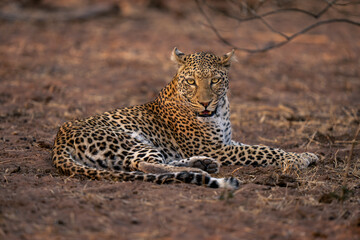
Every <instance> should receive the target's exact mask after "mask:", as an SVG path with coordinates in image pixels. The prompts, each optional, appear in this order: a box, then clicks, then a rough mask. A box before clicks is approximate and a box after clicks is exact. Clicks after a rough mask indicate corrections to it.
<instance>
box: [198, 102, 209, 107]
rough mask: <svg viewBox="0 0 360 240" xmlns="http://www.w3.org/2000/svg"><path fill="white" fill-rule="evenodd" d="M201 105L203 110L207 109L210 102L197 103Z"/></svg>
mask: <svg viewBox="0 0 360 240" xmlns="http://www.w3.org/2000/svg"><path fill="white" fill-rule="evenodd" d="M199 103H200V104H201V105H203V106H204V107H205V108H207V107H208V106H209V104H210V102H199Z"/></svg>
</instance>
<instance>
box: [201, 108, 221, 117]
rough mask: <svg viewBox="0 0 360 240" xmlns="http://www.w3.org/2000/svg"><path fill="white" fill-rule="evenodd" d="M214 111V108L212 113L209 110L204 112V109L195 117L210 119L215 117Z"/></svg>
mask: <svg viewBox="0 0 360 240" xmlns="http://www.w3.org/2000/svg"><path fill="white" fill-rule="evenodd" d="M216 109H217V108H215V110H214V111H209V110H206V109H205V110H204V111H202V112H198V113H197V114H196V115H197V116H198V117H212V116H214V115H215V113H216Z"/></svg>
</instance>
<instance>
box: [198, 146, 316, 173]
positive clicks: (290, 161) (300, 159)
mask: <svg viewBox="0 0 360 240" xmlns="http://www.w3.org/2000/svg"><path fill="white" fill-rule="evenodd" d="M204 155H205V156H209V157H215V156H217V158H216V159H217V160H218V161H219V162H220V163H221V164H222V165H253V166H269V165H273V166H282V168H284V169H287V168H289V167H291V168H292V167H295V168H306V167H307V166H309V165H310V164H311V163H314V162H317V161H318V157H317V156H316V155H315V154H313V153H293V152H286V151H284V150H281V149H278V148H271V147H267V146H258V145H253V146H251V145H240V144H239V145H227V146H223V148H221V149H219V150H217V151H215V152H213V153H210V154H209V155H207V154H204Z"/></svg>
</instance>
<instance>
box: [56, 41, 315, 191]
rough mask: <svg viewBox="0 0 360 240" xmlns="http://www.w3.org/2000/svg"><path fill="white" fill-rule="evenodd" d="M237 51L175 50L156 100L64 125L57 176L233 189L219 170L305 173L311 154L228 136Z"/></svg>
mask: <svg viewBox="0 0 360 240" xmlns="http://www.w3.org/2000/svg"><path fill="white" fill-rule="evenodd" d="M234 52H235V51H234V50H232V51H231V52H228V53H226V54H224V55H220V56H218V55H215V54H214V53H211V52H196V53H192V54H185V53H183V52H181V51H180V50H178V49H177V48H174V49H173V51H172V53H171V59H172V60H173V61H174V62H175V65H176V68H177V71H176V73H175V75H174V77H173V78H172V81H170V83H168V84H167V85H166V86H165V87H164V88H163V89H162V90H161V91H160V92H159V94H158V95H157V97H155V98H154V100H152V101H150V102H148V103H145V104H142V105H137V106H130V107H122V108H117V109H115V110H112V111H108V112H104V113H103V114H98V115H94V116H90V117H88V118H84V119H76V120H72V121H69V122H66V123H64V124H63V125H62V126H61V127H60V128H59V130H58V133H57V135H56V138H55V141H54V145H53V149H52V162H53V164H54V166H55V167H56V168H57V169H58V170H59V171H60V173H62V174H65V175H70V176H84V177H87V178H89V179H94V180H95V179H97V180H102V179H104V180H110V181H119V182H123V181H136V180H138V181H145V182H151V183H157V184H169V183H189V184H195V185H200V186H205V187H210V188H226V189H237V188H239V187H240V185H241V184H242V182H241V181H240V180H239V179H238V178H236V177H232V176H230V177H215V176H214V174H216V173H218V172H219V169H220V167H221V166H227V165H240V166H241V165H252V166H254V167H257V166H262V167H265V166H278V167H280V168H284V167H285V168H286V167H291V168H299V169H301V168H306V167H308V166H309V165H310V164H312V163H316V162H317V161H318V156H317V155H316V154H314V153H309V152H303V153H295V152H286V151H284V150H282V149H279V148H273V147H269V146H265V145H247V144H243V143H240V142H237V141H235V140H233V139H232V128H231V123H230V108H229V99H228V90H229V76H228V75H229V69H230V66H231V65H232V63H233V62H234V61H235V54H234Z"/></svg>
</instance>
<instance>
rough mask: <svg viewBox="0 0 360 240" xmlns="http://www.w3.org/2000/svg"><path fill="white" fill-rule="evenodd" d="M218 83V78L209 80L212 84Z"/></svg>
mask: <svg viewBox="0 0 360 240" xmlns="http://www.w3.org/2000/svg"><path fill="white" fill-rule="evenodd" d="M218 82H220V78H218V77H215V78H212V79H211V83H212V84H215V83H218Z"/></svg>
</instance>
